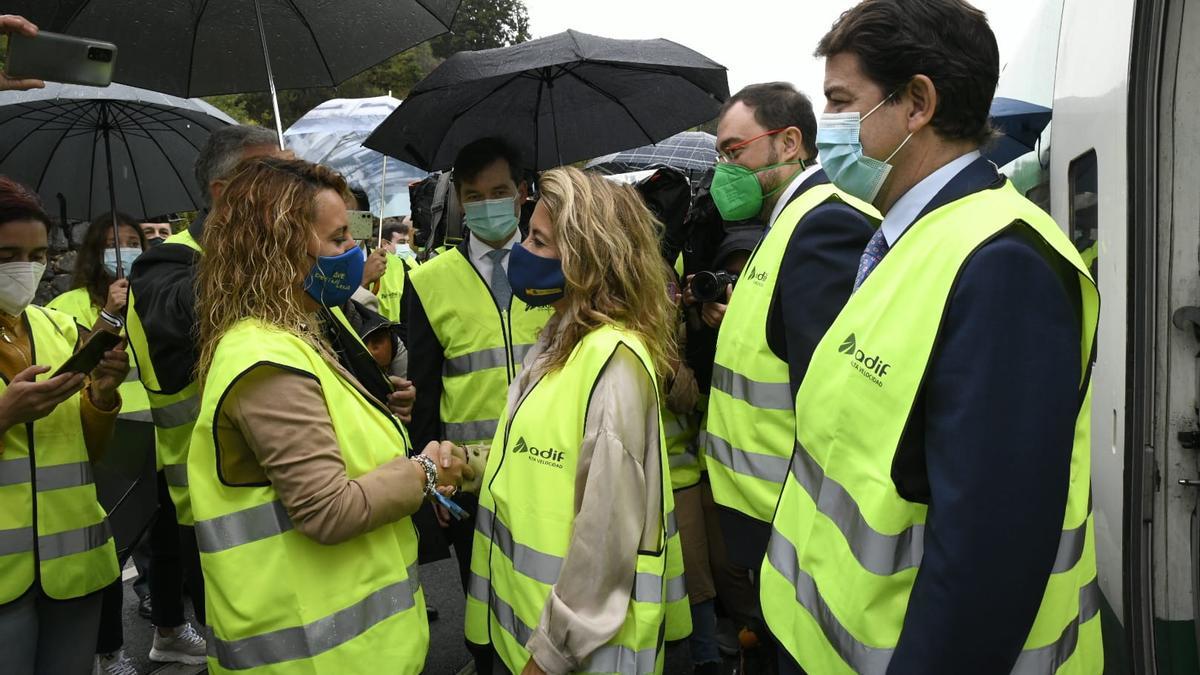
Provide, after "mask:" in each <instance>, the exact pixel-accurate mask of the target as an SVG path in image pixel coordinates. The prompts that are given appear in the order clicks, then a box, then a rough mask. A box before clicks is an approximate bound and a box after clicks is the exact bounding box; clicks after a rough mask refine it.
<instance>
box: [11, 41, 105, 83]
mask: <svg viewBox="0 0 1200 675" xmlns="http://www.w3.org/2000/svg"><path fill="white" fill-rule="evenodd" d="M116 64H117V46H116V45H114V44H113V43H111V42H103V41H101V40H93V39H90V38H80V37H74V36H72V35H61V34H59V33H51V32H48V31H39V32H38V34H37V35H36V36H34V37H29V36H27V35H9V36H8V62H7V63H6V65H5V66H4V72H5V73H7V74H8V76H9V77H12V78H20V79H24V78H35V79H39V80H49V81H51V82H66V83H69V84H86V85H90V86H93V87H107V86H108V85H109V84H110V83H112V77H113V68H114V67H115V66H116Z"/></svg>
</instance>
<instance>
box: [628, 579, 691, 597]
mask: <svg viewBox="0 0 1200 675" xmlns="http://www.w3.org/2000/svg"><path fill="white" fill-rule="evenodd" d="M663 585H664V584H663V578H662V577H660V576H658V575H657V574H651V573H649V572H638V573H637V575H636V576H635V577H634V580H633V599H634V600H637V601H638V602H648V603H660V602H676V601H679V600H682V599H684V598H686V597H687V584H686V583H685V582H684V580H683V575H682V574H681V575H679V576H677V577H673V578H671V579H667V582H666V589H667V597H666V599H665V600H664V598H663V593H662V589H663Z"/></svg>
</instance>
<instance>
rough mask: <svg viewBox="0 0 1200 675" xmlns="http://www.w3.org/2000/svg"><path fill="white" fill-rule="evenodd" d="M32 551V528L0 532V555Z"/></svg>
mask: <svg viewBox="0 0 1200 675" xmlns="http://www.w3.org/2000/svg"><path fill="white" fill-rule="evenodd" d="M32 550H33V528H32V527H18V528H15V529H12V530H0V555H12V554H14V553H27V552H29V551H32Z"/></svg>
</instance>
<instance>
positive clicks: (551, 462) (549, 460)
mask: <svg viewBox="0 0 1200 675" xmlns="http://www.w3.org/2000/svg"><path fill="white" fill-rule="evenodd" d="M513 454H514V455H526V456H528V458H529V460H530V461H533V462H537V463H538V464H545V465H546V466H552V467H554V468H556V469H561V468H563V457H565V456H566V453H564V452H563V451H562V450H555V449H554V448H550V449H549V450H541V449H539V448H536V447H534V446H532V445H529V444H528V443H526V442H525V437H524V436H522V437H520V438H518V439H517V444H516V445H515V446H514V447H513Z"/></svg>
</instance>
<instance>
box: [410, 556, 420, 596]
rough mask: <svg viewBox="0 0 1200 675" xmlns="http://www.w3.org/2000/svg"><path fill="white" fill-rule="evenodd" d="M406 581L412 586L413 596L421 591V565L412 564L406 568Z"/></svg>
mask: <svg viewBox="0 0 1200 675" xmlns="http://www.w3.org/2000/svg"><path fill="white" fill-rule="evenodd" d="M407 570H408V580H409V582H410V583H411V584H412V589H413V595H416V594H417V593H419V592H420V591H421V563H413V564H411V565H409V566H408V567H407Z"/></svg>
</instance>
